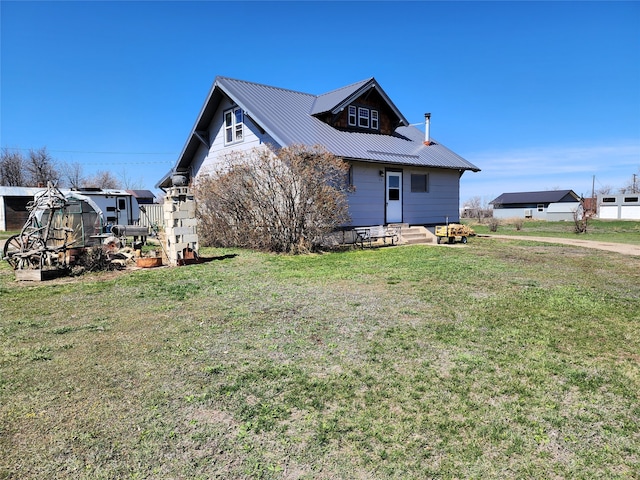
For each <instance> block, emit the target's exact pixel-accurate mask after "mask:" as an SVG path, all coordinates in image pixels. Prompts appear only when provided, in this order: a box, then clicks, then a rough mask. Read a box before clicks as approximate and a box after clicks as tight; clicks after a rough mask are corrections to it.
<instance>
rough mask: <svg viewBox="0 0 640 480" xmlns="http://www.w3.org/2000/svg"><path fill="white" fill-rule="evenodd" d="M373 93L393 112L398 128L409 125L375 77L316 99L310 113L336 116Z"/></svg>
mask: <svg viewBox="0 0 640 480" xmlns="http://www.w3.org/2000/svg"><path fill="white" fill-rule="evenodd" d="M372 91H375V92H376V93H377V94H378V95H379V96H380V97H381V98H382V100H383V102H384V103H385V104H386V106H387V107H388V109H389V110H390V111H391V112H393V115H394V116H395V117H396V122H395V123H396V126H408V125H409V122H408V121H407V119H406V118H404V115H402V113H400V110H398V108H397V107H396V106H395V105H394V103H393V102H392V101H391V99H390V98H389V96H388V95H387V94H386V93H385V91H384V90H383V89H382V87H381V86H380V85H379V84H378V82H377V81H376V79H375V78H373V77H371V78H369V79H367V80H362V81H361V82H357V83H353V84H351V85H348V86H346V87H342V88H339V89H337V90H333V91H331V92H328V93H325V94H323V95H319V96H318V97H316V101H315V102H314V105H313V107H312V109H311V112H310V113H311V115H316V116H317V115H320V114H322V113H331V114H333V115H336V114H338V113H340V112H341V111H342V110H344V109H345V108H346V107H347V106H348V105H349V104H351V103H353V102H355V101H356V100H358V99H359V98H361V97H363V96H365V95H367V94H368V93H369V92H372Z"/></svg>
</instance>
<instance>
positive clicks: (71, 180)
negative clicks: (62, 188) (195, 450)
mask: <svg viewBox="0 0 640 480" xmlns="http://www.w3.org/2000/svg"><path fill="white" fill-rule="evenodd" d="M62 178H63V180H64V181H65V183H66V184H67V186H68V187H69V188H72V189H75V190H80V189H81V188H82V187H83V186H84V184H85V178H84V174H83V168H82V164H81V163H80V162H71V163H63V164H62Z"/></svg>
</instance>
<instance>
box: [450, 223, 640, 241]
mask: <svg viewBox="0 0 640 480" xmlns="http://www.w3.org/2000/svg"><path fill="white" fill-rule="evenodd" d="M463 222H464V223H465V224H467V225H469V226H471V227H472V228H473V229H474V230H475V232H476V233H478V234H491V233H495V234H498V235H520V236H527V235H529V236H536V237H563V238H580V239H582V240H594V241H599V242H615V243H631V244H634V245H640V222H637V221H631V220H597V219H594V220H590V221H589V224H588V228H587V233H584V234H576V233H575V231H574V223H573V222H547V221H544V220H522V221H521V223H522V227H521V229H520V230H518V229H517V228H516V221H515V220H513V219H506V220H501V221H500V225H499V227H498V230H497V231H496V232H490V231H489V227H488V225H487V223H486V222H484V223H477V222H476V221H472V220H468V219H465V220H463Z"/></svg>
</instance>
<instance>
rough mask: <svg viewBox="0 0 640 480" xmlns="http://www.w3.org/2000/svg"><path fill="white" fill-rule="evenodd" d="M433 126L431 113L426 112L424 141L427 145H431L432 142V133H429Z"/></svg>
mask: <svg viewBox="0 0 640 480" xmlns="http://www.w3.org/2000/svg"><path fill="white" fill-rule="evenodd" d="M430 127H431V114H430V113H425V114H424V143H425V145H429V144H430V143H431V135H430V133H429V128H430Z"/></svg>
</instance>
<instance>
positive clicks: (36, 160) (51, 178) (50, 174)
mask: <svg viewBox="0 0 640 480" xmlns="http://www.w3.org/2000/svg"><path fill="white" fill-rule="evenodd" d="M25 168H26V171H27V173H28V175H29V178H28V184H29V186H32V187H41V186H45V185H47V182H51V183H53V184H54V185H55V184H57V183H58V180H60V172H59V171H58V170H57V168H56V165H55V160H54V159H53V158H52V157H51V155H49V152H47V147H42V148H40V149H38V150H29V156H28V157H27V160H26V162H25Z"/></svg>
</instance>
